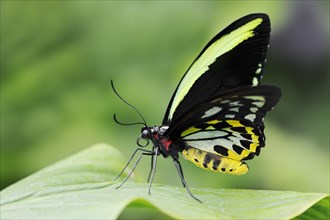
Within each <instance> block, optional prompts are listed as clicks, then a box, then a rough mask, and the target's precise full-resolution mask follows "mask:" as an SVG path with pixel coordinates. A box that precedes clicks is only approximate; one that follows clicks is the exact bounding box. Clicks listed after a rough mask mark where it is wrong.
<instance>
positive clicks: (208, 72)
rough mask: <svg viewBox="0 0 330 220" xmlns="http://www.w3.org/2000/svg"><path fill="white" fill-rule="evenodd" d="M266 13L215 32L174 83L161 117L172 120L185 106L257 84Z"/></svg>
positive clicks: (267, 30)
mask: <svg viewBox="0 0 330 220" xmlns="http://www.w3.org/2000/svg"><path fill="white" fill-rule="evenodd" d="M269 34H270V22H269V18H268V16H267V15H265V14H252V15H248V16H246V17H243V18H241V19H239V20H237V21H235V22H234V23H232V24H231V25H229V26H228V27H227V28H225V29H224V30H223V31H221V32H220V33H219V34H218V35H216V36H215V37H214V38H213V39H212V40H211V41H210V42H209V43H208V44H207V45H206V47H205V48H204V49H203V50H202V52H201V53H200V55H199V56H198V57H197V58H196V59H195V61H194V62H193V64H192V65H191V66H190V68H189V69H188V71H187V72H186V73H185V75H184V76H183V78H182V79H181V81H180V83H179V85H178V86H177V88H176V90H175V92H174V94H173V96H172V99H171V101H170V104H169V106H168V108H167V111H166V114H165V116H164V119H163V124H168V125H169V124H171V122H172V121H173V120H175V119H177V118H180V117H181V116H182V115H183V114H184V112H185V111H186V110H187V109H190V108H191V107H192V106H195V105H197V104H199V103H202V102H204V101H205V100H207V99H209V98H210V97H213V96H216V95H219V94H222V93H224V92H226V91H227V90H230V89H233V88H236V87H237V86H244V85H258V84H259V81H260V79H261V77H262V69H263V67H264V62H265V59H266V52H267V47H268V44H269Z"/></svg>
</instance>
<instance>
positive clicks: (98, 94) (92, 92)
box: [1, 1, 329, 193]
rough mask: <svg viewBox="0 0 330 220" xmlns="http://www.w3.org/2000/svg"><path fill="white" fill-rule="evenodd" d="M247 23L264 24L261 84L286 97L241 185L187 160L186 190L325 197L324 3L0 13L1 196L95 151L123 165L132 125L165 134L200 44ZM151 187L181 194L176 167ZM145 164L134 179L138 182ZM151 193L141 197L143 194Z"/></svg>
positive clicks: (51, 6) (101, 6)
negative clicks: (110, 153)
mask: <svg viewBox="0 0 330 220" xmlns="http://www.w3.org/2000/svg"><path fill="white" fill-rule="evenodd" d="M254 12H264V13H267V14H268V15H269V16H270V18H271V23H272V36H271V47H270V50H269V53H268V62H267V65H266V69H265V72H264V80H263V82H264V83H268V84H276V85H279V86H280V87H281V88H282V92H283V97H282V99H281V101H280V103H279V104H278V105H277V107H276V109H275V110H274V111H272V112H271V113H270V114H268V116H267V118H266V131H265V132H266V136H267V146H266V148H264V149H263V150H262V153H261V156H260V157H257V158H255V159H254V160H252V161H249V166H250V171H249V173H248V174H246V175H244V176H231V175H223V174H218V173H213V172H207V171H204V170H202V169H199V168H197V167H196V166H194V165H193V164H192V163H190V162H188V161H183V160H182V165H183V168H184V172H185V176H186V179H187V182H188V184H189V185H190V187H192V188H193V187H209V188H251V189H273V190H294V191H308V192H327V193H329V1H219V2H215V1H208V2H198V1H192V2H189V1H183V2H174V1H169V2H161V1H159V2H151V1H150V2H149V1H146V2H131V1H129V2H120V1H118V2H117V1H99V2H92V1H67V2H66V1H1V189H3V188H5V187H6V186H8V185H10V184H12V183H14V182H16V181H17V180H19V179H21V178H23V177H25V176H27V175H29V174H31V173H33V172H35V171H37V170H39V169H41V168H43V167H45V166H47V165H49V164H52V163H54V162H55V161H57V160H60V159H62V158H65V157H67V156H68V155H70V154H73V153H75V152H77V151H79V150H82V149H84V148H86V147H89V146H91V145H93V144H96V143H100V142H103V143H108V144H111V145H113V146H115V147H117V148H118V149H119V150H120V151H121V152H122V154H123V157H124V158H125V159H126V158H128V157H129V156H130V155H131V153H132V152H133V150H134V149H135V148H136V144H135V140H136V138H137V136H138V135H139V133H140V127H139V126H126V127H122V126H119V125H117V124H115V123H114V122H113V120H112V116H113V114H114V113H117V115H118V118H119V119H121V120H122V121H125V122H136V121H138V120H139V117H138V115H137V114H136V113H135V112H134V111H132V110H131V109H130V108H129V107H128V106H126V105H125V104H124V103H122V102H121V101H120V100H118V98H117V97H115V95H114V94H113V92H112V91H111V87H110V79H113V80H114V81H115V84H116V85H117V89H118V91H119V92H120V94H121V95H122V96H123V97H125V98H126V99H127V100H128V101H130V102H131V103H132V104H133V105H135V106H136V107H137V108H138V109H139V110H140V111H141V112H142V114H143V115H144V117H145V118H146V120H147V122H148V123H149V125H160V123H161V121H162V117H163V114H164V112H165V109H166V106H167V104H168V101H169V99H170V97H171V95H172V93H173V91H174V89H175V87H176V85H177V83H178V82H179V80H180V78H181V77H182V75H183V73H184V72H185V71H186V69H187V68H188V66H189V65H190V64H191V62H192V61H193V60H194V59H195V57H196V56H197V54H198V53H199V52H200V51H201V49H202V48H203V47H204V45H206V43H207V42H208V41H209V40H210V39H211V38H212V37H213V36H214V35H215V34H217V33H218V32H219V31H220V30H221V29H223V28H224V27H226V26H227V25H228V24H229V23H231V22H232V21H234V20H236V19H238V18H240V17H242V16H244V15H246V14H249V13H254ZM158 161H159V164H158V167H157V173H156V177H155V182H159V183H163V184H173V185H178V186H180V185H181V183H180V180H179V177H178V175H177V173H176V170H175V167H174V165H173V164H172V161H171V159H168V160H164V159H162V158H160V159H159V160H158ZM149 166H150V163H149V159H147V158H145V159H144V160H143V161H142V162H141V164H140V166H139V167H138V168H137V170H136V172H137V173H138V174H139V175H140V176H141V179H142V180H143V181H144V180H145V179H146V177H147V175H148V172H149ZM146 193H147V192H146Z"/></svg>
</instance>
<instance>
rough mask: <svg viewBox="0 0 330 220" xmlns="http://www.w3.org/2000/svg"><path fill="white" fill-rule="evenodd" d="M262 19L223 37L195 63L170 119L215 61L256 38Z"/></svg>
mask: <svg viewBox="0 0 330 220" xmlns="http://www.w3.org/2000/svg"><path fill="white" fill-rule="evenodd" d="M262 21H263V19H262V18H257V19H255V20H253V21H250V22H248V23H246V24H245V25H242V26H241V27H239V28H237V29H236V30H234V31H232V32H230V33H229V34H227V35H224V36H222V37H221V38H219V39H218V40H217V41H215V42H214V43H213V44H211V46H209V47H208V48H207V49H206V50H205V52H204V53H203V54H202V55H201V56H200V57H199V58H198V59H197V60H196V61H195V62H194V64H193V65H192V66H191V68H190V69H189V70H188V72H187V74H186V75H185V77H184V78H183V79H182V81H181V83H180V84H179V87H178V90H177V92H176V94H175V97H174V99H173V102H172V106H171V109H170V112H169V116H168V117H169V119H171V118H172V117H173V114H174V111H175V109H176V108H177V106H178V105H179V103H180V102H181V101H182V100H183V98H184V97H185V95H186V94H187V93H188V91H189V89H190V88H191V87H192V85H193V84H194V83H195V81H196V80H197V79H198V78H199V77H200V76H201V75H202V74H203V73H205V72H206V71H208V70H209V66H210V65H211V64H212V63H214V62H215V60H216V59H217V58H218V57H220V56H221V55H223V54H225V53H227V52H228V51H230V50H232V49H233V48H235V47H236V46H237V45H239V44H240V43H242V42H243V41H245V40H247V39H249V38H251V37H253V36H254V32H253V30H254V29H255V28H256V27H257V26H258V25H260V24H261V23H262Z"/></svg>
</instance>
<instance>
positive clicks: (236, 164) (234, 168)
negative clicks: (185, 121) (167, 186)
mask: <svg viewBox="0 0 330 220" xmlns="http://www.w3.org/2000/svg"><path fill="white" fill-rule="evenodd" d="M182 155H183V157H184V158H185V159H186V160H190V161H191V162H193V163H194V164H195V165H196V166H198V167H201V168H203V169H207V170H212V171H215V172H221V173H229V174H236V175H242V174H245V173H246V172H247V171H248V170H249V167H248V166H247V164H246V163H245V162H242V161H237V160H233V159H230V158H226V157H223V156H219V155H216V154H212V153H209V152H206V151H202V150H198V149H196V148H192V147H191V148H188V149H185V150H183V151H182Z"/></svg>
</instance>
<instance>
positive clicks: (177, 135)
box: [117, 14, 281, 200]
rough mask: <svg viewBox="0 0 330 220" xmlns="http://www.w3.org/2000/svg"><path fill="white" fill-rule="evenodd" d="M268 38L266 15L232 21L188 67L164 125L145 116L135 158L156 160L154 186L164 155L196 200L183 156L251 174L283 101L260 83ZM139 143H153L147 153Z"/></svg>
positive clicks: (217, 169) (224, 170)
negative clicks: (270, 119) (269, 121)
mask: <svg viewBox="0 0 330 220" xmlns="http://www.w3.org/2000/svg"><path fill="white" fill-rule="evenodd" d="M269 37H270V21H269V17H268V16H267V15H266V14H250V15H247V16H245V17H243V18H240V19H238V20H237V21H235V22H233V23H232V24H231V25H229V26H228V27H227V28H225V29H224V30H223V31H221V32H219V33H218V34H217V35H216V36H215V37H214V38H213V39H212V40H211V41H210V42H209V43H208V44H207V45H206V47H205V48H204V49H203V50H202V52H201V53H200V54H199V55H198V56H197V58H196V59H195V60H194V62H193V63H192V65H191V66H190V67H189V68H188V70H187V72H186V73H185V74H184V76H183V77H182V79H181V81H180V82H179V84H178V86H177V88H176V90H175V92H174V94H173V95H172V98H171V100H170V103H169V105H168V107H167V110H166V112H165V116H164V118H163V122H162V125H161V126H152V127H150V126H147V125H146V123H145V121H144V119H143V118H142V119H143V121H144V123H141V124H143V125H144V127H143V128H142V130H141V136H140V137H139V138H138V140H137V143H138V145H139V146H140V148H137V149H136V150H135V152H134V153H133V155H132V157H131V159H132V158H133V157H134V155H135V154H136V153H137V152H138V151H139V152H141V155H140V157H139V159H138V161H139V160H140V159H141V157H142V155H149V156H151V171H150V173H149V178H148V181H149V180H150V184H151V182H152V179H153V177H154V174H155V171H156V162H157V156H159V155H162V156H164V157H165V158H167V157H171V158H172V159H173V162H174V164H175V166H176V168H177V171H178V173H179V176H180V178H181V181H182V183H183V185H184V186H185V187H186V189H187V190H188V193H189V194H190V195H191V196H192V197H194V196H193V195H192V193H191V192H190V191H189V188H188V187H187V184H186V182H185V179H184V177H183V171H182V168H181V165H180V162H179V157H180V156H179V154H180V153H181V154H182V156H183V158H185V159H187V160H189V161H191V162H192V163H194V164H195V165H197V166H198V167H200V168H203V169H206V170H211V171H215V172H220V173H228V174H236V175H241V174H245V173H246V172H247V171H248V169H249V168H248V165H247V164H246V162H245V161H247V160H251V159H253V158H254V157H255V156H258V155H259V154H260V151H261V148H263V147H264V146H265V135H264V127H265V126H264V123H263V119H264V117H265V116H266V113H267V112H269V111H270V110H271V109H272V108H273V107H274V106H275V105H276V103H277V102H278V101H279V99H280V97H281V90H280V89H279V88H278V87H276V86H271V85H260V81H261V79H262V72H263V68H264V65H265V62H266V53H267V49H268V46H269ZM117 95H118V94H117ZM118 96H119V95H118ZM119 97H120V96H119ZM126 103H127V102H126ZM127 104H128V103H127ZM129 105H130V104H129ZM130 106H131V105H130ZM131 107H133V106H131ZM133 108H134V107H133ZM138 113H139V112H138ZM139 114H140V113H139ZM140 116H141V114H140ZM141 117H142V116H141ZM140 139H144V140H146V141H147V144H148V143H149V141H151V142H152V144H153V146H152V149H151V150H146V149H143V147H145V146H146V145H147V144H146V145H141V144H140V143H139V141H140ZM131 159H130V160H129V162H130V161H131ZM138 161H137V163H138ZM129 162H128V163H129ZM127 165H128V164H127ZM127 165H126V166H125V168H126V167H127ZM135 166H136V165H135ZM135 166H134V168H135ZM125 168H124V169H125ZM150 178H151V179H150ZM150 187H151V185H150ZM149 192H150V188H149ZM194 198H195V199H197V198H196V197H194ZM197 200H198V199H197Z"/></svg>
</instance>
